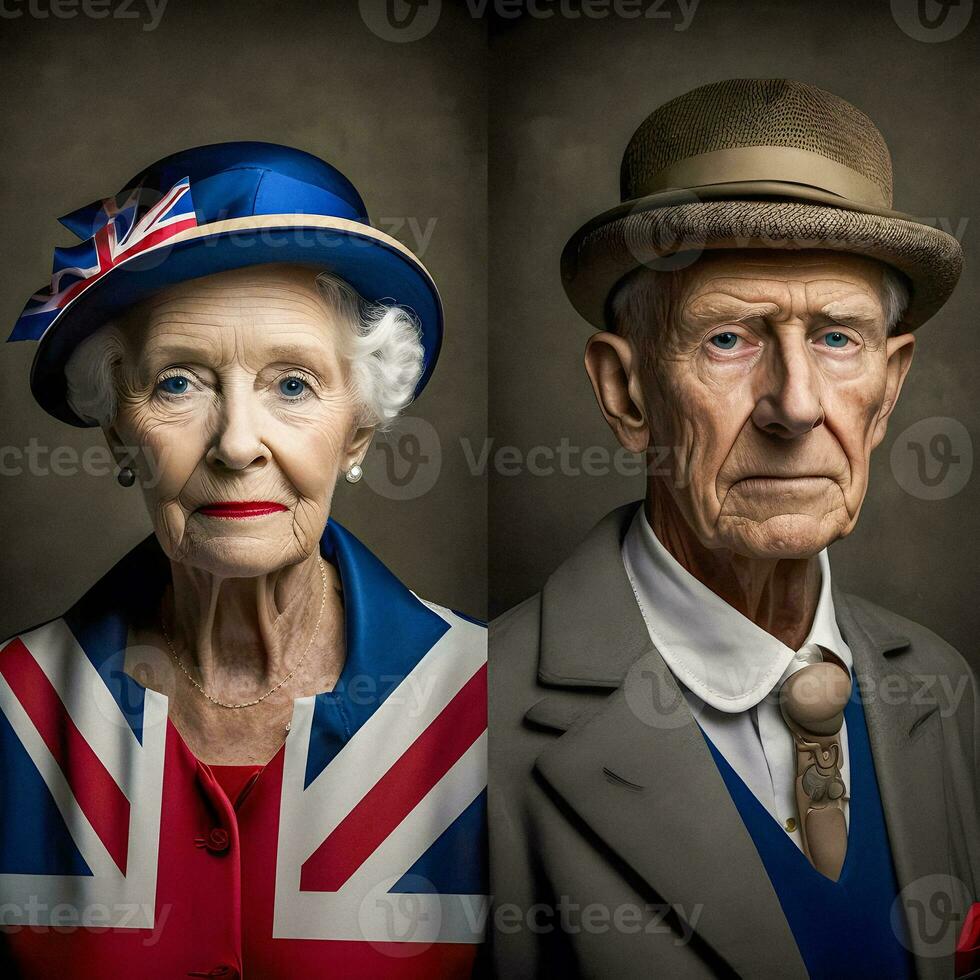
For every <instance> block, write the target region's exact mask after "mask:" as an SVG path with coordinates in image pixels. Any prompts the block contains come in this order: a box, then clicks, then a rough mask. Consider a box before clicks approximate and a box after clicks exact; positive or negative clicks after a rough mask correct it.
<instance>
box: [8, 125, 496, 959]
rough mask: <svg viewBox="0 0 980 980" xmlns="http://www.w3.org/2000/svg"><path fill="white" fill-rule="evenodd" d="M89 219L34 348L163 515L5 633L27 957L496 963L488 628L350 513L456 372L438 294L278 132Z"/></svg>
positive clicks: (15, 936)
mask: <svg viewBox="0 0 980 980" xmlns="http://www.w3.org/2000/svg"><path fill="white" fill-rule="evenodd" d="M62 220H63V222H64V223H65V224H67V225H68V227H69V228H71V229H72V230H73V231H74V232H76V234H78V235H79V237H82V238H87V240H86V241H84V242H83V243H82V244H81V245H78V246H75V247H74V248H72V249H59V250H58V251H57V252H56V259H55V270H56V271H55V275H54V277H53V280H52V284H51V287H50V289H48V290H45V291H42V292H40V293H38V294H35V296H34V297H32V299H31V301H30V302H29V303H28V305H27V307H26V309H25V311H24V314H23V315H22V317H21V319H20V320H19V321H18V325H17V328H16V330H15V331H14V335H13V337H12V339H25V338H34V339H38V340H39V341H40V344H39V348H38V352H37V356H36V358H35V363H34V368H33V371H32V378H31V385H32V389H33V391H34V394H35V396H36V398H37V399H38V401H39V402H40V404H41V405H42V406H43V407H44V408H45V409H47V410H48V411H49V412H51V413H52V414H53V415H55V416H56V417H58V418H61V419H63V420H65V421H67V422H71V423H73V424H76V425H95V424H97V425H99V426H101V427H102V429H103V431H104V434H105V437H106V439H107V441H108V443H109V445H110V447H111V449H112V451H113V453H114V455H115V457H116V459H117V462H118V479H119V482H120V483H121V484H122V485H123V486H138V487H139V488H140V490H141V492H142V493H143V496H144V498H145V501H146V504H147V507H148V510H149V514H150V518H151V521H152V524H153V531H154V534H153V535H152V536H151V537H149V538H148V539H147V540H146V541H144V542H143V543H142V544H140V545H139V546H137V547H136V548H135V549H134V550H133V551H132V552H131V553H130V554H129V555H127V556H126V557H125V558H124V559H123V560H122V561H121V562H120V563H119V564H118V565H117V566H116V567H115V568H113V569H112V570H111V571H110V572H109V573H108V574H107V575H106V576H105V577H104V578H103V579H102V580H101V581H100V582H98V583H97V584H96V585H95V586H94V588H92V589H91V590H90V591H89V592H88V593H87V594H86V595H85V596H84V597H83V598H82V599H81V600H80V601H79V602H78V603H77V604H76V605H75V606H74V607H73V608H72V609H71V610H70V611H69V612H68V613H66V614H65V616H64V617H62V618H60V619H56V620H54V621H52V622H50V623H47V624H46V625H44V626H41V627H39V628H37V629H34V630H31V631H29V632H27V633H25V634H23V635H22V636H20V637H17V638H15V639H13V640H12V641H10V642H9V643H8V644H6V645H5V647H4V648H3V650H2V652H0V910H2V911H0V921H2V926H3V933H2V934H0V960H3V958H4V957H5V958H6V960H7V961H8V962H7V964H6V965H8V966H9V967H10V968H11V969H12V971H13V972H14V973H15V974H16V975H19V976H27V977H34V976H37V977H40V976H45V977H48V976H52V975H59V974H60V975H62V976H66V977H105V976H111V975H116V974H118V973H120V972H123V971H132V972H135V973H138V974H139V975H141V976H144V977H145V976H149V977H161V978H163V977H166V978H174V977H181V976H201V977H203V976H215V977H216V976H221V977H235V976H239V975H242V974H247V975H249V976H252V977H263V978H275V977H293V976H299V975H309V974H314V973H315V974H327V973H329V974H330V975H333V976H338V977H345V978H350V977H371V978H375V977H382V976H384V977H450V976H451V977H457V976H468V975H469V974H470V973H471V971H472V969H473V963H474V956H475V952H476V950H477V948H478V947H477V944H478V943H479V942H480V939H481V929H482V922H483V918H484V910H485V903H486V899H485V896H484V892H485V891H486V889H485V886H484V884H483V882H484V873H483V853H484V848H483V840H484V816H483V811H484V791H485V785H486V766H485V741H484V735H485V727H486V701H485V693H484V692H485V640H484V636H485V632H484V630H483V629H482V627H481V626H479V625H477V624H474V623H472V622H471V621H468V620H467V619H465V618H464V617H462V616H460V615H458V614H456V613H454V612H452V611H450V610H448V609H445V608H442V607H440V606H436V605H434V604H432V603H428V602H425V601H423V600H421V599H419V598H418V597H417V596H415V594H414V593H412V592H410V591H409V590H408V589H407V588H406V587H405V586H403V585H402V584H401V583H400V582H399V581H398V580H397V579H396V578H395V577H394V576H393V575H392V574H391V573H390V572H389V571H388V570H387V569H386V568H385V566H384V565H383V564H382V563H381V562H380V561H379V560H378V559H377V558H375V557H374V556H373V555H372V554H371V553H370V552H368V551H367V549H366V548H365V547H364V546H363V545H362V544H360V542H358V541H357V540H356V538H354V537H353V536H352V535H351V534H350V533H349V532H347V531H345V530H344V529H343V528H342V527H341V526H340V525H339V524H337V523H336V521H334V520H333V519H332V518H331V517H330V509H331V500H332V497H333V491H334V487H335V485H336V483H337V480H338V479H339V478H340V476H341V474H343V475H344V476H345V478H346V479H347V480H348V481H350V482H352V483H356V482H357V481H358V480H359V479H360V476H361V461H362V460H363V457H364V454H365V453H366V452H367V449H368V446H369V444H370V441H371V437H372V434H373V433H374V432H375V431H376V430H378V429H379V428H383V427H385V426H387V425H389V424H390V422H391V421H392V419H394V417H395V416H396V415H397V414H398V413H399V411H400V410H401V409H403V408H404V407H405V406H406V405H407V404H408V403H409V402H410V401H411V400H412V398H413V397H414V396H415V395H416V394H417V393H418V392H419V391H420V390H421V388H422V386H423V385H424V384H425V382H426V380H427V379H428V377H429V375H430V374H431V371H432V368H433V365H434V362H435V359H436V356H437V353H438V348H439V342H440V337H441V325H442V316H441V305H440V301H439V296H438V293H437V291H436V288H435V286H434V284H433V283H432V280H431V279H430V277H429V275H428V273H427V272H426V270H425V269H424V268H423V266H422V265H421V263H420V262H419V261H418V259H417V258H416V257H415V256H413V255H412V254H411V253H410V252H409V251H408V250H407V249H405V248H404V247H403V246H401V245H400V244H398V243H397V242H395V241H394V240H392V239H390V238H389V237H387V236H386V235H384V234H382V233H381V232H379V231H377V230H376V229H374V228H372V227H371V226H370V224H369V222H368V218H367V215H366V213H365V210H364V205H363V203H362V202H361V199H360V197H359V196H358V194H357V192H356V190H355V189H354V188H353V186H352V185H351V184H350V182H349V181H347V180H346V179H345V178H344V177H343V176H342V175H341V174H340V173H339V172H338V171H336V170H335V169H334V168H332V167H330V166H329V165H327V164H326V163H324V162H323V161H321V160H318V159H317V158H315V157H311V156H310V155H308V154H305V153H301V152H299V151H296V150H292V149H289V148H286V147H280V146H274V145H271V144H263V143H229V144H219V145H216V146H210V147H200V148H196V149H193V150H189V151H185V152H182V153H178V154H176V155H174V156H171V157H168V158H166V159H164V160H162V161H160V162H158V163H157V164H154V165H153V166H151V167H150V168H148V169H147V170H145V171H143V172H142V173H141V174H139V175H137V176H136V177H135V178H133V179H132V180H131V181H129V182H128V183H127V185H126V190H124V191H123V192H122V193H121V194H120V195H117V196H116V197H115V198H112V199H109V200H106V201H102V202H99V203H97V204H96V205H92V206H90V207H89V208H83V209H82V210H81V211H77V212H75V213H74V214H72V215H69V216H68V217H67V218H65V219H62ZM382 298H383V300H384V301H383V302H382V301H381V300H382Z"/></svg>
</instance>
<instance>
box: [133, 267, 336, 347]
mask: <svg viewBox="0 0 980 980" xmlns="http://www.w3.org/2000/svg"><path fill="white" fill-rule="evenodd" d="M315 276H316V270H315V269H310V268H306V267H303V266H290V265H263V266H253V267H251V268H246V269H236V270H233V271H230V272H222V273H218V274H217V275H213V276H206V277H203V278H200V279H192V280H189V281H187V282H182V283H178V284H176V285H174V286H170V287H168V288H166V289H164V290H161V291H160V292H159V293H156V294H155V295H154V296H152V297H150V298H149V299H147V300H144V301H143V302H142V303H140V304H139V305H138V306H134V307H133V308H132V309H130V310H129V311H127V313H126V315H125V317H124V318H123V319H122V320H121V321H120V326H121V327H122V328H123V336H124V338H125V342H126V346H127V348H128V352H129V353H130V354H131V355H132V356H135V357H137V358H142V357H145V356H149V355H151V354H154V353H165V352H168V351H169V350H171V349H175V350H176V349H181V350H187V351H189V352H191V353H192V352H194V351H199V352H200V353H201V354H202V355H208V357H209V359H212V360H222V359H225V358H227V357H229V356H231V354H232V352H233V351H242V350H243V349H244V350H247V351H249V352H252V353H254V354H256V355H259V354H261V353H263V352H266V351H268V352H272V353H274V352H275V351H276V350H278V349H280V348H284V347H291V348H297V349H299V350H302V349H308V350H309V351H310V352H320V353H322V354H326V355H331V354H333V353H334V352H335V351H336V348H337V338H336V327H337V313H336V311H334V310H333V309H331V308H330V307H329V306H328V305H327V303H326V302H325V301H324V299H323V297H322V296H321V295H320V293H319V291H318V290H317V288H316V285H315Z"/></svg>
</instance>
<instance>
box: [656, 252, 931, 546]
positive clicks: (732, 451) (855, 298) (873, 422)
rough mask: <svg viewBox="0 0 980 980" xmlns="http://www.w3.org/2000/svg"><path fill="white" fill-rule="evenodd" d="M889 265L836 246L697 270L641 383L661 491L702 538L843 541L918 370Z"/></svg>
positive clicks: (722, 257)
mask: <svg viewBox="0 0 980 980" xmlns="http://www.w3.org/2000/svg"><path fill="white" fill-rule="evenodd" d="M882 271H883V268H882V266H881V265H880V264H878V263H876V262H874V261H872V260H869V259H864V258H862V257H859V256H852V255H835V254H833V253H827V252H809V253H806V252H797V253H792V252H777V251H773V252H768V251H767V252H752V251H744V252H720V253H716V254H712V255H709V256H707V257H705V258H704V259H703V260H701V261H699V262H698V264H697V265H696V266H694V267H693V268H692V269H691V270H690V271H689V273H688V275H687V278H686V279H685V283H684V288H682V290H681V295H680V299H679V302H678V304H677V306H676V307H675V311H674V313H675V315H674V317H673V320H674V322H673V323H672V324H671V325H669V326H668V327H667V329H665V330H662V331H660V332H659V334H657V335H656V339H655V341H654V342H655V354H654V358H653V365H652V368H651V370H650V372H649V373H648V375H647V376H645V377H644V378H643V379H642V382H641V387H642V390H643V393H644V401H645V408H646V417H647V421H648V426H649V438H650V444H651V446H661V447H665V446H666V447H671V452H670V456H669V459H670V469H671V471H672V472H671V474H670V476H669V477H665V478H663V482H664V484H665V486H664V487H663V488H662V489H664V490H666V491H667V492H669V493H670V494H671V496H672V497H673V498H674V501H675V502H676V504H677V506H678V508H679V510H680V511H681V513H682V514H683V516H684V517H685V518H686V520H687V523H688V524H689V526H690V527H691V528H692V530H693V531H694V533H695V534H696V535H697V537H698V538H699V539H700V540H701V542H702V543H703V544H704V545H705V546H707V547H709V548H730V549H732V550H734V551H735V552H736V553H738V554H742V555H746V556H755V557H773V558H776V557H780V558H788V557H804V556H808V555H812V554H815V553H816V552H818V551H819V550H820V549H822V548H824V547H825V546H826V545H827V544H829V543H830V542H832V541H834V540H836V539H837V538H840V537H843V536H844V535H846V534H849V533H850V531H851V530H852V529H853V527H854V525H855V523H856V522H857V517H858V513H859V511H860V509H861V504H862V502H863V500H864V495H865V492H866V490H867V486H868V464H869V460H870V456H871V451H872V450H873V449H874V447H875V446H877V445H878V443H879V442H880V441H881V439H882V438H883V436H884V433H885V424H886V419H887V416H888V414H889V413H890V412H891V409H892V408H893V407H894V403H895V401H896V399H897V397H898V393H899V390H900V388H901V384H902V380H903V379H904V376H905V373H906V371H907V370H908V366H909V364H910V363H911V353H912V348H913V338H912V337H911V336H910V335H908V334H906V335H903V336H897V337H894V338H891V339H888V338H887V337H886V324H885V318H884V309H883V304H882V295H881V279H882Z"/></svg>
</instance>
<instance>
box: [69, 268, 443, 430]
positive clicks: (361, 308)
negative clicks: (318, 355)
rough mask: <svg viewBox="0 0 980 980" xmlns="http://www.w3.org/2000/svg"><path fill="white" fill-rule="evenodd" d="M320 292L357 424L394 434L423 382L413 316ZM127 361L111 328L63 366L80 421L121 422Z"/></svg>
mask: <svg viewBox="0 0 980 980" xmlns="http://www.w3.org/2000/svg"><path fill="white" fill-rule="evenodd" d="M313 284H314V286H315V287H316V290H317V292H318V293H319V294H320V296H321V297H322V298H323V300H324V302H325V303H326V304H327V306H328V307H329V308H330V309H331V310H332V311H334V312H335V313H336V314H337V319H338V321H339V322H340V324H341V325H342V327H343V329H342V330H341V334H340V350H341V354H342V356H343V357H344V358H345V359H346V361H347V364H348V367H349V369H350V388H351V391H352V394H353V396H354V398H355V400H356V402H357V414H356V424H357V426H358V427H360V426H375V427H376V428H377V429H378V430H379V431H384V430H385V429H388V428H390V427H391V425H392V423H393V422H394V420H395V418H396V417H397V416H398V414H399V413H400V412H402V411H403V410H404V409H405V407H406V406H407V405H408V404H409V403H410V402H411V401H412V398H413V396H414V392H415V386H416V384H418V380H419V378H420V377H421V376H422V368H423V358H424V350H423V347H422V339H421V330H420V328H419V325H418V322H417V320H416V318H415V316H414V315H413V314H412V313H411V312H410V311H409V310H407V309H405V308H404V307H401V306H397V305H394V304H386V303H376V302H371V301H369V300H366V299H364V297H363V296H361V295H360V294H359V293H358V292H357V291H356V290H355V289H354V288H353V287H352V286H351V285H350V284H349V283H347V282H345V281H344V280H343V279H341V278H340V277H338V276H335V275H332V274H330V273H327V272H321V273H319V274H317V275H316V276H315V277H314V279H313ZM123 354H124V347H123V337H122V332H121V329H120V327H119V325H118V324H117V323H116V322H114V321H109V322H108V323H105V324H104V325H103V326H101V327H100V328H99V329H98V330H96V331H95V332H94V333H93V334H92V335H91V336H89V337H87V338H86V339H85V340H84V341H82V343H80V344H79V345H78V347H77V348H76V349H75V350H74V351H73V352H72V355H71V357H70V358H69V359H68V362H67V364H66V365H65V378H66V380H67V385H68V404H69V405H70V406H71V409H72V411H74V412H75V414H76V415H78V416H79V418H81V419H83V420H85V421H87V422H95V423H97V424H98V425H101V426H102V427H103V428H108V427H109V426H111V425H112V423H113V421H114V419H115V417H116V408H117V395H116V371H117V368H118V366H119V364H120V362H121V360H122V357H123Z"/></svg>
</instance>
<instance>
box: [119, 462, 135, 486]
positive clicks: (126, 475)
mask: <svg viewBox="0 0 980 980" xmlns="http://www.w3.org/2000/svg"><path fill="white" fill-rule="evenodd" d="M116 479H117V480H118V481H119V486H121V487H131V486H132V485H133V484H134V483H135V482H136V473H135V471H134V470H133V469H132V467H130V466H124V467H123V468H122V469H121V470H120V471H119V472H118V473H117V474H116Z"/></svg>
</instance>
